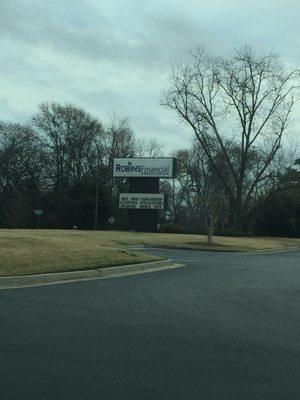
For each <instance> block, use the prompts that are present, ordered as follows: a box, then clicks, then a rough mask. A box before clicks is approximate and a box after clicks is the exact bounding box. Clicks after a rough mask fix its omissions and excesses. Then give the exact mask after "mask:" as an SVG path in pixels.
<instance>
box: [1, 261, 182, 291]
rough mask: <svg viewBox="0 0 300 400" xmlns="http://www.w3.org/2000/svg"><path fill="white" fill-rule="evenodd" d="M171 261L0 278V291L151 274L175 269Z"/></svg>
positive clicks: (175, 265)
mask: <svg viewBox="0 0 300 400" xmlns="http://www.w3.org/2000/svg"><path fill="white" fill-rule="evenodd" d="M176 267H177V264H174V263H173V261H172V260H171V259H167V260H159V261H151V262H147V263H140V264H130V265H122V266H117V267H107V268H99V269H91V270H84V271H71V272H53V273H48V274H36V275H22V276H4V277H0V289H10V288H18V287H23V286H35V285H44V284H52V283H62V282H68V281H76V280H85V279H97V278H108V277H114V276H122V275H127V274H133V273H142V272H151V271H152V270H153V271H157V270H160V269H169V268H176Z"/></svg>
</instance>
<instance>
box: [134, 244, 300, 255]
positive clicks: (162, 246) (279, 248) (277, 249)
mask: <svg viewBox="0 0 300 400" xmlns="http://www.w3.org/2000/svg"><path fill="white" fill-rule="evenodd" d="M147 248H148V249H151V248H152V249H166V250H187V251H189V250H190V251H207V252H212V253H213V252H215V253H239V254H264V253H265V254H268V253H282V252H286V251H297V250H300V247H299V246H290V247H277V248H274V249H262V250H237V249H218V248H215V249H210V248H195V247H184V246H167V245H157V246H148V245H145V246H144V247H142V248H141V247H139V248H136V249H132V250H147Z"/></svg>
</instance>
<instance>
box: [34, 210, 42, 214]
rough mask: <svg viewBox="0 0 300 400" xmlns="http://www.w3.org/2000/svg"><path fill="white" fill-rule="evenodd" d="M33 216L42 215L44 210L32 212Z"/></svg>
mask: <svg viewBox="0 0 300 400" xmlns="http://www.w3.org/2000/svg"><path fill="white" fill-rule="evenodd" d="M34 213H35V215H42V214H44V210H34Z"/></svg>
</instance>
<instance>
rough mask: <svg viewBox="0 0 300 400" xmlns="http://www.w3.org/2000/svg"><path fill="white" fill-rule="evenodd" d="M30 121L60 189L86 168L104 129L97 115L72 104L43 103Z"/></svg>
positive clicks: (83, 173) (51, 173) (80, 175)
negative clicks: (43, 146) (41, 143)
mask: <svg viewBox="0 0 300 400" xmlns="http://www.w3.org/2000/svg"><path fill="white" fill-rule="evenodd" d="M32 123H33V126H34V127H35V129H36V130H37V131H38V133H39V136H40V138H41V141H42V142H43V143H44V144H45V146H46V147H47V148H48V156H49V164H48V168H49V176H50V177H51V178H52V181H53V185H54V187H55V188H57V189H63V188H65V186H66V185H68V184H69V183H70V182H72V181H74V180H76V179H80V178H82V177H83V176H84V175H85V174H87V173H88V172H89V169H90V156H91V153H92V151H93V145H94V142H95V140H96V138H97V136H99V135H103V132H104V130H103V127H102V125H101V123H100V122H99V121H98V120H97V119H95V118H93V117H92V116H90V115H89V114H88V113H87V112H85V111H84V110H82V109H80V108H78V107H75V106H72V105H60V104H57V103H43V104H41V105H40V106H39V111H38V113H37V114H36V115H35V116H34V117H33V118H32Z"/></svg>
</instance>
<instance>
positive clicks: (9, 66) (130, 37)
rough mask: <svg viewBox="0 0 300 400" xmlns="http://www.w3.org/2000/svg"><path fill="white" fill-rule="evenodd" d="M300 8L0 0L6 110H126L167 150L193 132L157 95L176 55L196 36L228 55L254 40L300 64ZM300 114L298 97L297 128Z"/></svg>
mask: <svg viewBox="0 0 300 400" xmlns="http://www.w3.org/2000/svg"><path fill="white" fill-rule="evenodd" d="M299 15H300V1H299V0H251V1H250V0H249V1H244V0H231V1H230V0H185V1H179V0H172V1H167V0H165V1H162V0H148V1H142V0H51V1H49V0H0V83H1V85H0V118H1V119H4V120H11V121H19V122H25V121H26V120H28V119H29V118H30V116H31V115H32V114H33V113H34V112H35V111H36V108H37V105H38V104H39V103H41V102H44V101H56V102H60V103H66V102H67V103H72V104H75V105H78V106H81V107H83V108H84V109H85V110H87V111H89V112H90V113H91V114H93V115H94V116H97V117H98V118H99V119H100V120H102V121H104V122H106V121H107V120H108V118H109V116H110V115H111V114H112V113H117V114H119V115H120V116H128V117H129V119H130V122H131V126H132V127H133V129H134V131H135V132H136V134H137V136H139V137H153V138H156V139H157V140H159V141H163V142H164V143H165V145H166V146H165V153H166V155H169V154H168V153H171V150H172V149H175V148H178V147H186V146H188V145H189V142H190V137H191V133H190V131H189V129H187V128H184V127H183V126H182V125H181V124H179V122H178V120H177V118H176V116H174V115H173V114H172V113H171V112H170V111H166V110H165V109H163V108H162V107H161V106H160V105H159V100H160V93H161V90H162V89H163V87H165V86H166V85H167V77H168V74H169V72H170V67H171V65H172V63H174V62H176V61H184V62H188V61H189V53H190V51H191V50H192V49H193V48H194V47H196V46H204V47H205V48H206V50H207V51H208V52H209V53H211V54H215V55H223V54H228V53H230V52H231V51H232V49H233V48H237V47H239V46H242V45H243V44H245V43H247V44H249V45H251V46H252V47H253V48H254V49H257V51H258V52H262V53H263V52H266V51H269V50H276V51H277V52H278V53H279V54H280V55H281V56H282V58H283V60H284V62H285V63H286V64H287V65H288V66H292V67H297V68H298V67H299V65H300V29H299ZM299 116H300V111H299V105H297V108H296V110H295V112H294V130H295V134H296V136H298V137H299V136H300V118H299Z"/></svg>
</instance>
